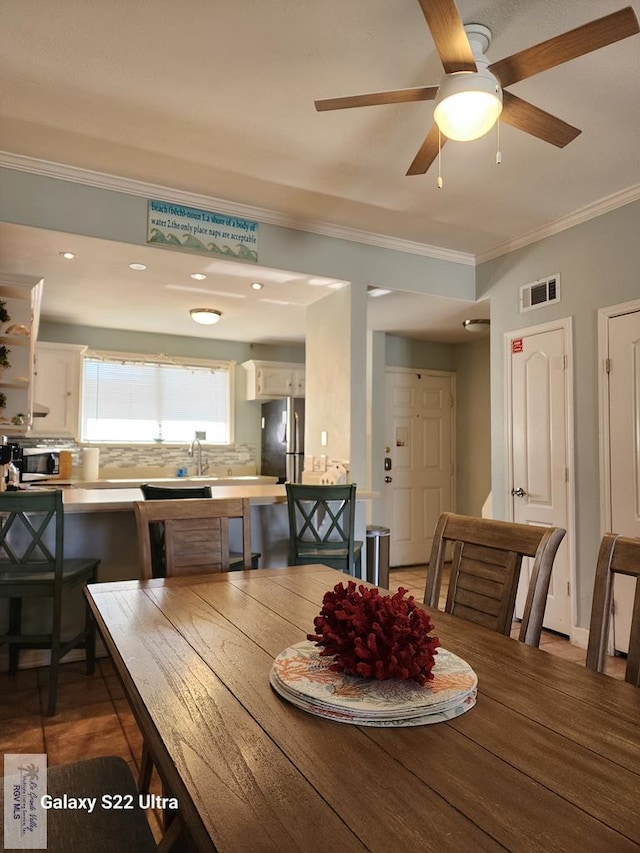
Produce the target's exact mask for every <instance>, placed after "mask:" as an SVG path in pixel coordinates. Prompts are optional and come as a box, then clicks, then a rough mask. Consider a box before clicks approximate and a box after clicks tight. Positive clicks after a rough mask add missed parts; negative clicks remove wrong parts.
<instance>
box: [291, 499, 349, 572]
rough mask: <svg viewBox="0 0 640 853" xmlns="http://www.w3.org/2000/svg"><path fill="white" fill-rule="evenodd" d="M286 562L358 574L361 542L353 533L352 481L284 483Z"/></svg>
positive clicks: (293, 564)
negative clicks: (287, 532) (325, 484)
mask: <svg viewBox="0 0 640 853" xmlns="http://www.w3.org/2000/svg"><path fill="white" fill-rule="evenodd" d="M286 489H287V507H288V512H289V564H290V565H292V566H299V565H309V564H311V563H322V564H324V565H325V566H329V567H330V568H333V569H339V570H340V571H342V572H347V573H348V574H351V575H355V576H356V577H360V566H361V560H362V558H361V554H362V542H359V541H357V540H355V539H354V536H355V508H356V485H355V483H351V484H349V485H344V486H310V485H304V484H302V485H301V484H298V483H287V484H286Z"/></svg>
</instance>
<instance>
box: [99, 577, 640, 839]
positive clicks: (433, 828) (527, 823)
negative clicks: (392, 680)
mask: <svg viewBox="0 0 640 853" xmlns="http://www.w3.org/2000/svg"><path fill="white" fill-rule="evenodd" d="M340 580H343V581H346V580H348V578H347V577H345V575H343V574H341V573H339V572H336V571H334V570H332V569H328V568H326V567H324V566H296V567H290V568H282V569H262V570H254V571H244V572H228V573H223V574H219V575H213V576H208V577H203V576H198V577H192V578H178V579H171V580H152V581H122V582H118V583H107V584H93V585H91V586H90V587H89V588H88V599H89V602H90V605H91V607H92V610H93V612H94V614H95V616H96V618H97V620H98V625H99V628H100V630H101V633H102V634H103V637H104V639H105V642H106V645H107V647H108V649H109V652H110V654H111V656H112V657H113V660H114V663H115V666H116V668H117V670H118V672H119V674H120V677H121V679H122V681H123V684H124V688H125V690H126V692H127V694H128V696H129V699H130V702H131V704H132V708H133V712H134V714H135V716H136V718H137V720H138V723H139V725H140V727H141V729H142V731H143V733H144V735H145V738H146V739H147V741H148V743H149V745H150V748H151V751H152V754H153V755H154V757H155V761H156V764H157V766H158V767H159V769H160V771H161V774H162V775H163V777H164V778H165V781H166V783H167V784H168V786H169V788H170V789H171V791H172V793H173V795H174V796H176V797H177V798H178V800H179V804H180V810H181V813H182V815H183V818H184V821H185V823H186V825H187V826H188V828H189V832H190V834H191V835H192V838H193V840H194V842H195V844H196V846H197V848H198V849H200V850H218V851H220V853H247V851H251V853H255V851H278V853H293V851H304V853H308V851H314V853H321V851H326V853H329V851H332V853H336V851H340V853H349V851H364V850H369V851H379V853H394V851H400V850H402V851H403V853H406V851H420V853H424V851H434V853H443V851H454V850H455V851H484V850H505V849H506V850H518V851H536V853H539V851H551V850H554V851H556V850H565V851H574V850H575V851H616V853H618V851H625V850H637V849H638V846H639V845H640V809H639V807H638V804H639V802H640V725H639V721H640V690H638V689H637V688H635V687H632V686H631V685H629V684H626V683H624V682H622V681H617V680H614V679H612V678H610V677H608V676H605V675H600V674H597V673H593V672H591V671H589V670H586V669H585V668H584V667H582V666H579V665H577V664H574V663H571V662H570V661H566V660H563V659H560V658H558V657H555V656H552V655H550V654H548V653H546V652H544V651H541V650H539V649H536V648H532V647H530V646H525V645H524V644H522V643H519V642H517V641H516V640H512V639H511V638H509V637H503V636H501V635H499V634H495V633H492V632H489V631H486V630H485V629H483V628H480V627H478V626H476V625H473V624H472V623H469V622H465V621H463V620H461V619H458V618H456V617H453V616H449V615H447V614H444V613H440V612H438V611H435V610H431V609H430V608H426V609H427V610H428V611H429V612H430V613H431V614H432V620H433V622H434V623H435V634H436V635H437V636H438V637H439V638H440V641H441V644H442V646H443V647H444V648H446V649H449V650H450V651H452V652H454V653H455V654H457V655H459V656H460V657H462V658H464V659H465V660H466V661H467V662H468V663H469V664H470V665H471V666H472V667H473V669H474V670H475V672H476V673H477V675H478V699H477V704H476V705H475V707H473V708H471V710H469V711H468V712H467V713H465V714H463V715H462V716H460V717H457V718H455V719H453V720H449V721H448V722H443V723H436V724H433V725H425V726H417V727H407V728H391V729H387V728H372V727H366V726H362V727H361V726H354V725H347V724H344V723H340V722H334V721H331V720H327V719H323V718H321V717H317V716H313V715H311V714H308V713H306V712H305V711H302V710H299V709H298V708H296V707H294V706H293V705H291V704H289V703H288V702H287V701H285V700H284V699H282V698H281V697H280V696H279V695H277V694H276V693H275V691H274V690H272V688H271V687H270V685H269V672H270V669H271V665H272V662H273V659H274V658H275V657H276V656H277V655H278V654H279V653H280V652H281V651H282V650H283V649H285V648H287V647H288V646H290V645H293V644H294V643H297V642H300V641H301V640H303V639H305V636H306V634H307V633H308V632H309V631H312V630H313V618H314V616H316V615H317V614H318V612H319V610H320V607H321V602H322V596H323V594H324V592H325V591H326V590H328V589H330V588H332V587H333V585H334V584H335V583H337V582H338V581H340Z"/></svg>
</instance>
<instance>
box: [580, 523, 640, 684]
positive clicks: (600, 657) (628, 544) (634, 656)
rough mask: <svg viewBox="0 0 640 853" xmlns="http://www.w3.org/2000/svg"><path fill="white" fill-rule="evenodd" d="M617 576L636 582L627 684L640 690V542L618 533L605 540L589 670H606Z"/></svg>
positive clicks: (600, 554)
mask: <svg viewBox="0 0 640 853" xmlns="http://www.w3.org/2000/svg"><path fill="white" fill-rule="evenodd" d="M616 574H619V575H627V576H629V577H633V578H635V579H636V584H635V593H634V598H633V608H632V611H631V631H630V635H629V651H628V654H627V667H626V673H625V681H628V682H629V683H630V684H634V685H635V686H636V687H640V580H639V578H640V539H632V538H630V537H625V536H618V535H616V534H615V533H606V534H605V535H604V536H603V537H602V541H601V543H600V550H599V552H598V562H597V564H596V577H595V583H594V589H593V603H592V606H591V622H590V626H589V643H588V646H587V666H588V667H589V669H593V670H595V671H596V672H604V669H605V659H606V654H607V651H608V646H609V629H610V626H611V613H612V609H613V585H614V578H615V575H616Z"/></svg>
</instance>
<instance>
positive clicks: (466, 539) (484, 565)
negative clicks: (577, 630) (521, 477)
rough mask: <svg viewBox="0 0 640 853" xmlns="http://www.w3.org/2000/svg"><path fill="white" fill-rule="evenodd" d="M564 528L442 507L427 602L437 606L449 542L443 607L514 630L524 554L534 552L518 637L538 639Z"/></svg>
mask: <svg viewBox="0 0 640 853" xmlns="http://www.w3.org/2000/svg"><path fill="white" fill-rule="evenodd" d="M565 533H566V531H565V530H563V529H562V528H556V527H541V526H534V525H528V524H515V523H511V522H507V521H494V520H493V519H486V518H474V517H471V516H462V515H456V514H454V513H442V515H441V516H440V518H439V520H438V524H437V526H436V530H435V534H434V538H433V545H432V548H431V558H430V561H429V568H428V572H427V584H426V588H425V598H424V601H425V604H429V605H430V606H432V607H437V606H438V601H439V598H440V587H441V585H442V573H443V567H444V562H445V558H446V554H447V545H448V543H451V545H452V555H453V556H452V562H451V574H450V578H449V588H448V591H447V600H446V604H445V611H446V612H447V613H451V614H453V615H454V616H459V617H461V618H463V619H467V620H469V621H472V622H475V623H477V624H479V625H482V626H483V627H485V628H489V629H490V630H492V631H497V632H499V633H501V634H507V635H508V634H510V632H511V625H512V621H513V612H514V609H515V602H516V594H517V590H518V581H519V579H520V570H521V567H522V560H523V557H525V556H526V557H533V558H534V562H533V567H532V572H531V581H530V584H529V589H528V593H527V600H526V603H525V609H524V614H523V618H522V623H521V627H520V634H519V639H520V640H521V641H522V642H525V643H527V644H528V645H536V646H537V645H538V644H539V642H540V633H541V631H542V621H543V618H544V607H545V603H546V597H547V592H548V589H549V581H550V578H551V569H552V566H553V560H554V558H555V554H556V552H557V550H558V547H559V545H560V542H561V540H562V538H563V536H564V535H565Z"/></svg>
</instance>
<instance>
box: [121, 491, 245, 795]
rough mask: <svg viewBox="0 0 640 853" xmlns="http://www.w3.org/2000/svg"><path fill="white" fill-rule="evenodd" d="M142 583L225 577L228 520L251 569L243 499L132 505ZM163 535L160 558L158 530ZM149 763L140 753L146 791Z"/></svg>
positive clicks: (141, 781)
mask: <svg viewBox="0 0 640 853" xmlns="http://www.w3.org/2000/svg"><path fill="white" fill-rule="evenodd" d="M133 506H134V511H135V516H136V526H137V531H138V549H139V554H140V564H141V567H142V572H141V577H142V578H143V579H148V578H155V577H174V576H176V575H193V574H202V573H206V572H226V571H230V568H231V566H230V562H231V554H230V551H229V520H230V519H233V518H239V519H241V520H242V555H241V559H242V568H246V569H250V568H251V509H250V506H249V500H248V498H232V499H214V498H195V499H191V498H187V499H183V500H173V499H170V500H149V501H136V502H135V503H134V505H133ZM160 525H161V529H162V537H161V543H162V552H161V553H159V551H158V547H157V542H158V527H159V526H160ZM152 772H153V759H152V756H151V754H150V752H149V748H148V745H147V743H144V744H143V747H142V760H141V762H140V774H139V777H138V786H139V788H140V790H141V791H143V792H146V791H148V790H149V785H150V783H151V774H152Z"/></svg>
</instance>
